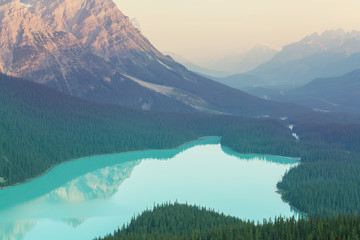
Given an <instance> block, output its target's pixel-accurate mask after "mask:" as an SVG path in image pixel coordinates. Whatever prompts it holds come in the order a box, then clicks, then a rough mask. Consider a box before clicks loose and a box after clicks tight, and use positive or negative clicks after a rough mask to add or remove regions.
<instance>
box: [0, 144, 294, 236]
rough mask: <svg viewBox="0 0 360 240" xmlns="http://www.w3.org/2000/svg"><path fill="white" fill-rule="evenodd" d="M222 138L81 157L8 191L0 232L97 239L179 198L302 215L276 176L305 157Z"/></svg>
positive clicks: (1, 194)
mask: <svg viewBox="0 0 360 240" xmlns="http://www.w3.org/2000/svg"><path fill="white" fill-rule="evenodd" d="M219 142H220V138H218V137H208V138H203V139H200V140H198V141H194V142H191V143H188V144H185V145H183V146H181V147H179V148H177V149H171V150H148V151H139V152H130V153H122V154H113V155H103V156H94V157H86V158H81V159H77V160H74V161H70V162H66V163H64V164H61V165H58V166H56V167H55V168H53V169H52V170H51V171H49V172H48V173H47V174H45V175H43V176H41V177H38V178H35V179H33V180H32V181H29V182H27V183H24V184H21V185H17V186H14V187H10V188H7V189H3V190H0V239H6V240H12V239H15V240H23V239H24V240H42V239H44V240H45V239H52V240H57V239H59V240H60V239H61V240H64V239H77V240H83V239H84V240H85V239H86V240H91V239H93V238H94V237H98V236H103V235H105V234H107V233H111V232H113V231H114V230H115V229H117V228H118V227H119V226H120V227H121V226H122V225H123V224H124V223H127V222H128V221H129V220H130V219H131V218H132V217H133V216H134V215H137V214H139V213H141V212H142V211H143V210H145V209H149V208H152V207H153V206H154V204H160V203H164V202H175V201H177V202H179V203H186V202H187V203H188V204H196V205H200V206H205V207H208V208H211V209H214V210H216V211H219V212H223V213H225V214H228V215H232V216H237V217H239V218H241V219H250V220H255V221H262V220H263V219H264V218H266V219H268V218H274V217H275V216H280V215H281V216H286V217H289V216H293V215H294V214H296V213H295V212H294V211H293V210H292V209H291V207H290V206H289V205H288V204H286V203H284V202H283V201H282V200H281V196H280V194H278V193H277V192H276V183H277V182H278V181H280V180H281V177H282V176H283V175H284V173H285V172H286V171H287V170H289V169H290V168H291V167H293V166H295V165H296V164H297V160H295V159H291V158H285V157H277V156H264V155H249V154H238V153H236V152H234V151H232V150H231V149H229V148H227V147H223V146H221V145H220V143H219Z"/></svg>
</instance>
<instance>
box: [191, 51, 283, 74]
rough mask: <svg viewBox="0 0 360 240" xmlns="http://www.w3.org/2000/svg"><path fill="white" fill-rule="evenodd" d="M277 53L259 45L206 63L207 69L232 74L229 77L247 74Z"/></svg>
mask: <svg viewBox="0 0 360 240" xmlns="http://www.w3.org/2000/svg"><path fill="white" fill-rule="evenodd" d="M277 52H278V51H277V50H275V49H273V48H271V47H268V46H265V45H257V46H255V47H253V48H252V49H250V51H248V52H245V53H243V54H234V55H230V56H226V57H223V58H219V59H214V60H210V61H208V62H207V63H206V67H207V68H208V69H214V70H217V71H223V72H228V73H230V74H229V75H231V74H235V73H245V72H248V71H250V70H253V69H254V68H256V67H258V66H259V65H261V64H263V63H265V62H267V61H269V60H271V59H272V58H273V57H274V55H275V54H276V53H277ZM185 66H186V64H185Z"/></svg>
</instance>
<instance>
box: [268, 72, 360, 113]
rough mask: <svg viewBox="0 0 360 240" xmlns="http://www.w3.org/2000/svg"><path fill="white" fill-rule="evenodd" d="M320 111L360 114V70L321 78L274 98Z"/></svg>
mask: <svg viewBox="0 0 360 240" xmlns="http://www.w3.org/2000/svg"><path fill="white" fill-rule="evenodd" d="M272 99H275V100H278V101H285V102H294V103H298V104H302V105H305V106H308V107H311V108H313V109H315V110H318V111H338V112H341V111H347V112H360V69H358V70H355V71H353V72H351V73H348V74H345V75H343V76H340V77H331V78H319V79H315V80H313V81H311V82H310V83H308V84H306V85H305V86H302V87H299V88H296V89H292V90H288V91H283V92H282V94H280V95H278V96H276V97H274V98H272Z"/></svg>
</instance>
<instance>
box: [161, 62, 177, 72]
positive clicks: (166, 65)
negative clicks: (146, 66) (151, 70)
mask: <svg viewBox="0 0 360 240" xmlns="http://www.w3.org/2000/svg"><path fill="white" fill-rule="evenodd" d="M157 61H158V62H159V63H160V64H161V65H163V66H164V67H166V68H167V69H169V70H171V71H175V70H174V69H173V68H171V67H169V66H168V65H166V64H165V63H163V62H162V61H160V60H157Z"/></svg>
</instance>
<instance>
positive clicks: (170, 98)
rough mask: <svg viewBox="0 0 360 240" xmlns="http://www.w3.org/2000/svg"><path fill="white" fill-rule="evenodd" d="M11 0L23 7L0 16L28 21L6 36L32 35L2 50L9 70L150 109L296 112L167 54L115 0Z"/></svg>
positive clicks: (68, 90) (94, 97)
mask: <svg viewBox="0 0 360 240" xmlns="http://www.w3.org/2000/svg"><path fill="white" fill-rule="evenodd" d="M10 3H11V4H13V5H14V6H15V7H16V8H14V7H11V6H12V5H11V4H10V5H11V6H10V7H9V1H2V2H1V9H2V10H3V11H2V14H0V21H2V23H3V22H4V19H5V20H6V19H11V20H12V21H14V22H17V21H20V22H21V21H23V22H24V23H23V24H22V25H21V26H20V25H19V24H12V25H11V26H14V27H13V28H12V29H9V31H8V32H6V33H5V34H4V35H2V40H1V41H2V43H4V44H5V45H6V43H7V42H8V39H7V38H6V37H7V36H12V34H14V35H16V34H19V33H20V34H21V32H22V31H24V32H28V33H29V36H30V37H29V38H27V39H25V40H26V41H25V40H24V39H22V38H17V39H20V40H23V41H13V42H14V44H13V45H12V46H10V47H7V48H6V49H5V50H2V53H1V54H0V56H1V58H0V60H2V61H1V64H2V66H5V65H6V64H8V65H9V64H10V67H8V65H6V69H8V68H9V69H11V71H2V72H4V73H6V74H9V75H12V76H16V77H23V78H26V79H28V80H31V81H35V82H38V83H42V84H46V85H48V86H50V87H53V88H55V89H58V90H60V91H62V92H65V93H68V94H72V95H74V96H79V97H82V98H85V99H87V100H91V101H96V102H103V103H115V104H120V105H124V106H128V107H133V108H138V109H143V110H158V111H185V112H187V111H190V112H191V111H204V112H212V113H226V114H238V115H239V114H240V115H249V116H264V115H271V116H275V115H276V116H278V115H284V114H287V113H289V112H291V111H294V108H293V107H291V106H290V105H285V104H276V103H271V102H268V101H264V100H262V99H259V98H256V97H253V96H250V95H248V94H246V93H244V92H241V91H238V90H235V89H232V88H229V87H226V86H224V85H221V84H219V83H216V82H214V81H212V80H209V79H206V78H204V77H201V76H199V75H197V74H195V73H193V72H191V71H188V70H187V69H186V68H185V67H183V66H182V65H181V64H178V63H177V62H175V61H174V60H173V59H172V58H171V57H168V56H164V55H163V54H162V53H160V52H159V51H158V50H157V49H156V48H155V47H154V46H153V45H152V44H151V43H150V42H149V41H148V40H147V39H146V38H145V37H144V36H142V34H141V32H140V31H139V30H138V29H136V28H135V27H134V26H133V25H132V24H131V21H130V19H129V18H128V17H126V16H125V15H123V14H122V12H121V11H120V10H119V9H118V8H117V7H116V5H115V4H114V3H113V2H112V1H111V0H104V1H100V0H86V1H69V0H41V1H36V0H25V1H24V2H22V3H20V1H19V0H12V1H10ZM9 10H11V11H13V12H14V11H15V10H16V11H15V12H17V14H13V13H9ZM17 10H19V11H17ZM20 10H21V11H20ZM26 16H28V17H26ZM24 19H25V20H26V19H28V20H29V21H25V20H24ZM33 22H39V24H35V23H33ZM33 25H36V26H34V28H33ZM40 26H44V27H43V28H40ZM37 27H38V28H37ZM36 36H41V37H36ZM15 39H16V38H15ZM10 53H11V54H14V53H16V54H15V55H16V56H17V58H11V57H9V54H10ZM5 63H6V64H5ZM19 66H21V67H19ZM3 69H5V68H4V67H3Z"/></svg>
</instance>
